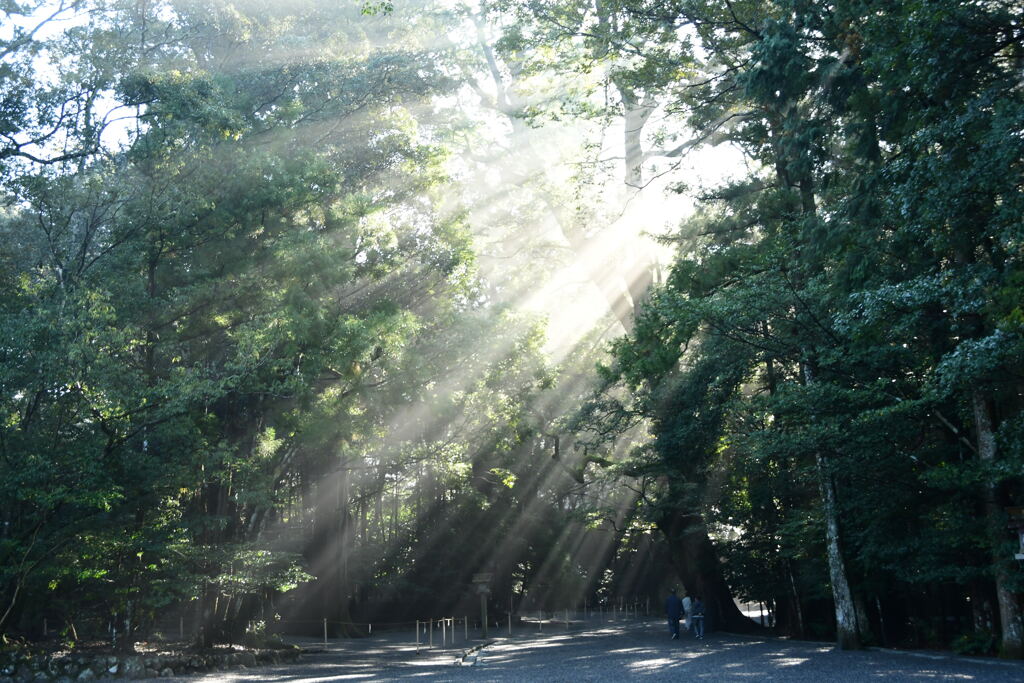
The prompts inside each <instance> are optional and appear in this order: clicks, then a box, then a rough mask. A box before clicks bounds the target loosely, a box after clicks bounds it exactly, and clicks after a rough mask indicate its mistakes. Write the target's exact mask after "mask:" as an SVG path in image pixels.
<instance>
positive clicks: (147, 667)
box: [0, 649, 299, 683]
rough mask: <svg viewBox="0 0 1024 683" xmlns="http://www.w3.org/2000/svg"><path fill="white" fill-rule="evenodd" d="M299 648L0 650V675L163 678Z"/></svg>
mask: <svg viewBox="0 0 1024 683" xmlns="http://www.w3.org/2000/svg"><path fill="white" fill-rule="evenodd" d="M298 656H299V650H298V649H292V650H245V651H240V652H210V653H203V654H200V653H192V654H188V653H182V654H133V655H89V654H62V655H43V656H38V655H37V656H33V655H27V654H24V653H11V652H3V653H0V678H3V679H9V680H14V681H62V682H65V683H69V682H70V681H91V680H95V679H100V678H126V679H136V678H157V677H160V678H166V677H170V676H175V675H180V674H188V673H196V672H201V671H210V670H216V669H229V668H240V667H252V666H259V665H264V664H279V663H281V662H293V661H295V660H296V659H298Z"/></svg>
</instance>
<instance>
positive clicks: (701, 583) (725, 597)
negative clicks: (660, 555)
mask: <svg viewBox="0 0 1024 683" xmlns="http://www.w3.org/2000/svg"><path fill="white" fill-rule="evenodd" d="M658 528H659V529H661V531H662V533H664V534H665V537H666V538H667V539H668V543H669V548H670V552H671V555H672V564H673V565H674V566H675V569H676V571H677V572H678V573H679V577H680V578H681V579H682V580H683V586H684V587H685V588H686V593H687V594H688V595H699V596H700V597H701V598H702V599H703V600H704V605H705V610H706V614H707V617H706V619H707V622H708V624H707V625H708V627H710V628H712V629H720V630H724V631H731V632H734V633H753V632H759V631H761V630H762V628H763V627H761V626H760V625H759V624H757V623H755V622H754V621H753V620H752V619H748V618H747V617H746V616H744V614H743V613H742V612H740V610H739V608H738V607H736V602H735V601H734V600H733V597H732V591H731V590H730V589H729V585H728V584H727V583H726V582H725V577H724V576H723V575H722V567H721V564H720V563H719V561H718V555H717V553H715V548H714V545H713V544H712V543H711V539H710V538H709V537H708V530H707V526H706V525H705V524H704V518H703V517H702V516H701V514H700V513H698V512H690V513H682V512H673V513H669V514H668V515H667V516H666V517H665V518H663V519H662V520H661V521H659V522H658Z"/></svg>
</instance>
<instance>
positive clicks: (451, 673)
mask: <svg viewBox="0 0 1024 683" xmlns="http://www.w3.org/2000/svg"><path fill="white" fill-rule="evenodd" d="M412 640H413V636H412V634H411V633H410V634H407V635H406V634H387V635H383V636H380V637H375V638H367V639H362V640H353V641H341V642H331V643H329V645H328V647H327V648H323V646H322V644H320V645H319V648H320V649H321V651H319V652H311V653H310V654H307V655H304V656H303V657H302V659H301V660H300V661H299V662H298V663H297V664H289V665H281V666H271V667H262V668H258V669H248V670H241V671H230V672H228V671H225V672H219V673H211V674H207V675H203V676H189V677H182V678H186V679H187V680H194V681H203V682H204V683H213V682H215V681H217V682H220V681H225V682H226V681H231V682H239V683H249V682H254V681H274V682H283V681H296V682H298V681H327V680H373V681H392V680H399V679H413V678H414V679H420V680H428V681H619V680H622V679H642V680H645V681H662V680H673V681H680V680H699V681H759V682H760V681H808V682H810V681H814V682H815V683H817V682H825V681H883V680H884V681H887V682H888V681H923V680H930V681H1001V682H1009V681H1019V682H1024V662H1002V661H995V660H988V659H975V658H966V657H956V656H952V655H942V654H926V653H920V652H898V651H892V650H869V651H864V652H837V651H835V650H834V649H833V648H832V647H831V646H829V645H828V644H822V643H810V642H803V641H788V640H781V639H775V638H754V637H746V636H735V635H731V634H725V633H714V634H709V635H708V637H707V638H706V639H705V640H701V641H698V640H695V639H693V638H692V637H685V636H684V638H683V639H682V640H670V639H669V637H668V633H667V628H666V627H664V626H663V625H662V624H661V623H660V622H659V623H653V622H648V623H632V624H608V625H607V626H605V627H600V628H590V629H587V630H575V629H574V630H572V631H570V632H565V631H564V630H563V631H561V632H550V631H549V632H545V633H537V632H536V631H533V632H529V633H520V634H517V635H516V636H514V637H511V638H508V637H506V638H497V639H495V640H494V641H491V642H489V643H488V644H486V645H485V646H484V647H479V646H480V644H481V643H480V642H477V645H476V646H477V647H478V648H479V649H476V650H474V651H472V652H469V654H468V655H466V652H467V650H466V644H464V643H462V642H458V641H457V642H456V645H455V646H454V647H450V648H448V649H447V650H440V649H436V648H435V649H433V650H429V651H428V650H421V652H420V654H418V655H417V654H416V651H415V647H414V645H412V644H411V641H412ZM460 640H461V639H460ZM309 645H311V646H312V645H313V643H309ZM469 645H473V642H472V641H471V642H470V643H469ZM464 655H465V657H464ZM463 659H464V661H463Z"/></svg>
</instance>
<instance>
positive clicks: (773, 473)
mask: <svg viewBox="0 0 1024 683" xmlns="http://www.w3.org/2000/svg"><path fill="white" fill-rule="evenodd" d="M0 11H2V12H3V16H4V21H3V25H2V28H3V31H2V32H0V190H2V194H0V411H2V412H0V416H2V420H3V421H2V424H0V525H2V526H0V632H2V633H4V634H12V635H20V636H29V637H37V636H39V635H40V633H41V630H42V628H43V624H44V623H45V624H48V625H49V627H51V628H56V629H58V630H59V631H60V632H61V633H62V636H63V637H64V638H65V639H66V640H67V641H68V642H74V641H75V640H78V639H79V638H80V637H82V638H95V637H98V636H101V635H102V636H104V637H109V638H110V639H112V640H113V642H114V643H115V644H116V645H118V646H120V647H131V645H132V643H133V642H134V641H135V640H137V639H139V638H143V637H148V636H151V635H152V634H153V633H154V631H156V630H160V629H162V630H164V631H167V630H168V629H174V628H175V627H177V628H187V629H188V632H189V634H191V635H192V636H194V638H195V639H196V640H197V642H199V643H201V644H204V645H210V644H211V643H213V642H215V641H218V640H235V639H238V638H240V637H243V636H244V635H245V634H246V632H247V631H248V632H249V634H250V636H252V635H253V633H254V632H255V633H259V632H263V631H264V630H266V629H269V628H271V627H272V625H273V622H274V621H275V620H278V621H280V622H281V623H279V624H278V625H277V627H275V628H291V629H293V630H294V629H299V630H301V629H305V630H308V631H311V632H317V631H318V630H319V628H320V624H322V623H323V622H322V620H324V619H326V620H328V621H329V623H330V626H331V629H332V630H333V631H335V632H337V633H344V632H361V629H362V626H361V624H363V623H365V622H368V621H371V620H372V621H376V622H377V623H380V622H381V621H384V622H387V621H393V622H403V621H411V620H413V619H416V618H423V617H430V616H433V617H436V616H442V615H443V616H449V615H450V614H452V613H453V612H456V611H457V612H458V613H463V614H465V613H472V612H473V610H474V605H475V602H476V600H477V598H476V595H475V594H474V593H473V592H472V591H471V589H470V585H471V580H472V577H473V575H474V574H476V573H481V572H486V573H490V574H492V575H493V576H494V577H495V578H494V580H493V582H492V585H491V588H492V596H491V604H492V608H493V609H498V610H505V609H509V610H512V611H518V612H523V611H526V610H534V609H538V610H539V609H552V608H559V609H560V608H562V607H567V606H570V605H575V604H579V603H583V602H587V601H591V602H593V601H601V600H603V601H615V600H622V599H625V598H626V597H627V596H628V597H630V598H633V597H634V596H636V595H639V594H643V595H644V596H645V597H656V596H657V595H658V591H660V590H662V589H663V588H665V587H666V586H667V582H669V581H672V580H673V576H672V575H673V574H674V575H675V576H676V577H678V578H679V579H680V580H681V581H682V583H683V585H684V586H685V588H686V590H687V591H688V592H689V593H697V594H701V595H703V596H704V597H705V598H706V602H707V604H708V609H709V619H710V620H711V622H712V625H717V626H724V627H727V628H734V629H749V628H753V624H752V622H750V621H749V620H747V619H745V618H744V617H743V616H742V615H741V614H740V612H739V611H738V610H737V608H736V606H735V604H734V598H741V599H744V600H747V601H752V602H763V603H765V604H767V605H768V606H769V608H770V611H771V612H772V614H773V615H774V619H775V623H776V626H777V627H778V629H779V630H780V631H781V632H784V633H788V634H791V635H800V636H813V637H827V638H832V637H835V638H837V640H838V642H839V644H840V645H841V646H843V647H858V646H860V645H861V644H864V643H867V642H878V643H884V644H901V645H907V644H910V645H917V646H941V647H948V646H956V647H960V648H962V649H963V650H965V651H970V650H974V651H988V650H991V649H994V648H996V647H998V648H999V649H1000V651H1001V652H1002V653H1003V654H1005V655H1007V656H1013V657H1021V656H1024V624H1022V621H1021V593H1022V591H1024V576H1022V573H1021V567H1020V564H1019V562H1017V561H1015V560H1014V559H1013V555H1014V552H1015V540H1014V538H1013V536H1012V534H1011V533H1009V532H1008V530H1007V522H1008V515H1007V508H1012V507H1013V506H1020V505H1021V504H1022V498H1024V476H1022V472H1024V411H1022V409H1024V402H1022V391H1024V362H1022V359H1024V311H1022V308H1021V301H1022V296H1021V292H1022V287H1024V269H1022V268H1024V263H1022V257H1024V253H1022V249H1024V221H1022V216H1024V191H1022V190H1024V136H1022V133H1021V131H1022V129H1024V91H1022V86H1021V79H1022V73H1024V11H1022V9H1021V8H1020V7H1019V6H1018V4H1017V3H1013V2H1002V1H1001V0H992V1H990V2H969V1H964V0H941V1H936V2H888V1H878V2H875V1H869V0H863V1H862V0H858V1H853V0H850V1H841V2H829V3H826V2H818V1H816V0H782V1H777V2H767V3H766V2H752V1H748V0H735V1H733V2H730V1H728V0H726V1H724V2H718V1H715V0H710V1H699V2H696V1H691V0H670V1H668V2H664V1H659V2H649V1H648V0H611V1H610V2H603V1H602V2H594V1H592V0H563V1H560V2H548V1H544V2H540V1H538V2H533V1H531V0H501V1H499V2H493V3H482V4H481V5H479V6H474V7H470V6H462V5H460V4H458V3H431V2H419V3H359V2H352V3H326V2H319V1H317V0H291V1H289V2H286V3H278V2H265V1H263V0H234V1H232V0H202V1H197V0H161V1H158V2H141V3H140V2H136V1H134V0H133V1H131V2H128V1H126V0H49V1H44V0H12V1H9V2H4V3H0ZM570 128H572V129H575V130H577V131H583V132H582V133H580V134H579V137H580V140H578V141H576V144H578V152H577V153H576V154H577V155H578V158H576V159H575V160H574V161H575V168H574V170H573V172H572V173H571V174H565V173H562V174H561V175H559V174H557V173H555V172H554V166H556V165H557V164H556V162H557V158H556V154H555V147H556V146H555V144H554V142H553V140H554V139H555V138H557V137H558V136H559V135H561V134H564V133H566V131H567V130H569V129H570ZM546 131H556V133H554V134H551V133H546ZM612 138H614V139H615V140H616V142H615V143H614V144H612V145H611V149H612V150H613V151H612V152H611V153H610V154H609V153H608V146H607V144H604V145H603V144H602V141H604V142H605V143H606V142H607V140H608V139H612ZM702 149H705V150H706V149H712V150H714V149H718V150H722V149H730V150H732V151H733V152H734V153H735V152H738V153H739V154H741V155H742V157H743V159H744V160H745V162H746V166H745V168H743V169H737V170H736V173H737V174H738V175H737V174H734V175H733V176H732V178H731V179H730V180H728V181H723V182H719V183H705V184H703V185H702V180H701V178H699V177H692V176H690V175H688V174H687V173H686V172H685V166H684V165H683V161H684V160H686V159H687V158H688V155H691V154H694V153H697V152H699V151H700V150H702ZM705 153H706V152H705ZM609 157H613V158H612V159H609ZM697 158H703V159H707V158H708V157H707V156H704V157H697ZM613 176H614V177H617V179H618V181H619V187H618V188H615V187H613V185H612V184H610V183H609V178H611V177H613ZM666 179H667V180H668V181H669V182H671V183H675V185H674V186H673V187H674V190H675V191H676V192H678V193H690V194H692V195H693V196H694V198H695V201H696V209H695V211H694V212H693V214H692V215H689V216H678V217H675V218H677V219H678V220H676V221H674V222H675V223H676V224H677V228H676V229H675V230H674V231H673V232H672V233H671V234H669V235H666V236H664V241H665V242H666V244H667V245H669V246H671V247H672V248H673V249H674V250H675V251H674V253H675V256H674V260H673V262H672V264H671V268H670V269H669V270H668V271H667V274H666V276H665V277H663V278H661V281H660V282H657V283H655V280H656V279H657V278H656V274H657V269H656V268H654V267H653V266H652V265H651V263H650V262H649V260H645V259H649V258H650V253H649V250H648V249H647V248H646V247H643V246H642V245H640V243H639V240H635V243H634V242H633V241H631V242H630V243H628V244H626V243H614V244H612V245H611V246H610V247H609V245H608V244H607V236H608V235H610V234H616V233H613V232H612V231H611V230H606V228H609V226H612V225H613V224H614V223H615V221H616V220H617V218H616V214H619V215H621V214H622V213H623V212H625V211H626V209H627V208H628V207H630V206H634V207H635V206H636V205H642V204H643V203H644V202H646V201H651V200H650V194H649V190H646V189H645V188H648V186H650V185H651V183H654V182H655V181H657V182H664V181H665V180H666ZM645 192H647V194H645ZM650 227H651V228H652V229H656V228H657V227H658V226H656V225H651V226H650ZM602 239H604V240H605V242H602ZM572 268H574V269H575V270H574V271H573V272H574V273H576V274H578V275H579V276H581V277H582V278H583V279H584V280H585V281H586V282H585V284H586V286H587V287H590V288H591V289H593V290H594V291H595V292H596V293H597V298H598V299H600V300H602V301H603V303H604V305H605V308H606V311H605V312H606V315H605V316H604V318H603V319H602V320H601V321H600V322H599V323H598V325H597V326H596V327H595V329H594V330H592V331H590V332H589V333H586V334H580V335H579V338H578V339H577V340H576V342H577V343H575V344H572V345H568V346H566V345H563V347H562V348H561V349H560V352H559V354H558V355H557V356H556V357H555V358H554V359H553V358H552V357H551V356H550V355H549V354H548V353H547V352H546V348H547V347H546V341H547V340H546V339H545V321H544V320H543V319H540V318H539V317H537V316H535V315H531V314H529V313H527V312H524V309H523V308H522V307H521V306H518V305H517V304H518V303H519V302H521V301H522V300H525V299H528V298H529V297H530V295H531V293H532V291H533V290H534V289H536V288H537V287H538V286H539V285H540V284H541V283H543V282H544V281H545V280H546V279H547V278H549V277H551V276H552V273H553V272H555V271H558V270H569V269H572ZM565 308H566V309H567V310H566V313H568V309H569V308H570V307H569V306H568V305H566V306H565ZM549 322H552V323H553V322H557V321H549ZM608 330H611V331H612V333H613V334H618V333H620V332H621V331H623V330H624V331H625V333H626V334H625V335H624V336H621V337H619V338H618V339H617V340H615V341H614V342H613V343H611V344H610V345H609V344H608V343H607V338H608ZM597 361H600V364H599V366H598V368H597V370H596V371H595V369H594V367H595V364H596V363H597ZM595 386H597V387H598V388H597V389H596V390H595V389H594V387H595ZM669 566H671V568H672V569H671V570H668V569H667V567H669Z"/></svg>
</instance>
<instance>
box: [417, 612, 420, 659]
mask: <svg viewBox="0 0 1024 683" xmlns="http://www.w3.org/2000/svg"><path fill="white" fill-rule="evenodd" d="M419 653H420V620H419V619H417V620H416V654H419Z"/></svg>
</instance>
